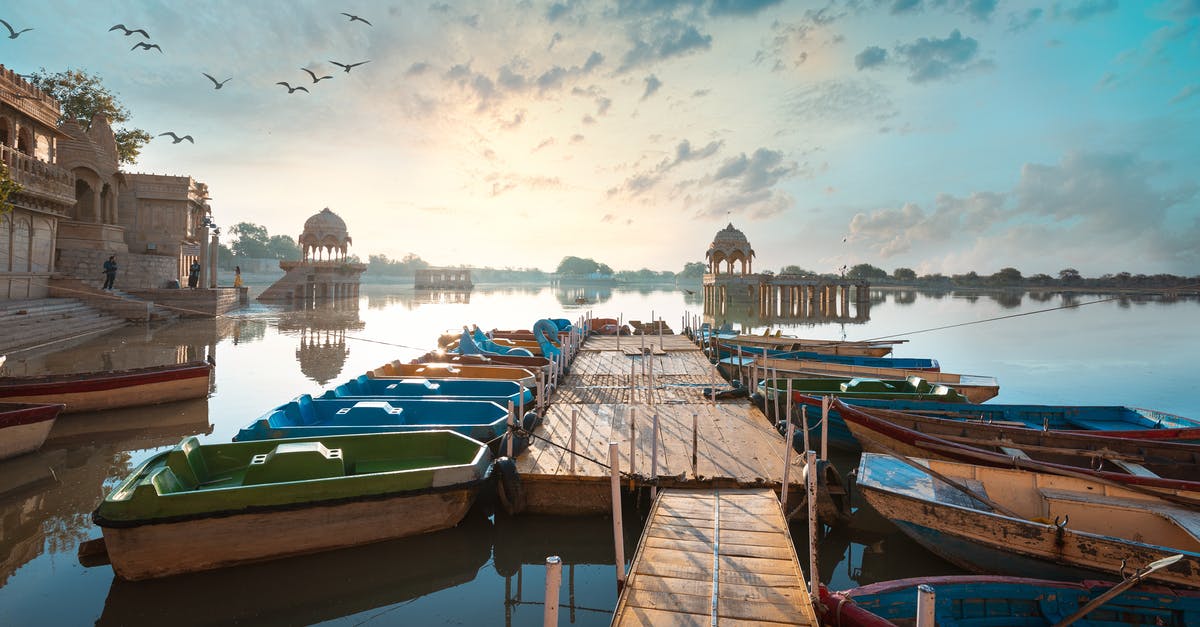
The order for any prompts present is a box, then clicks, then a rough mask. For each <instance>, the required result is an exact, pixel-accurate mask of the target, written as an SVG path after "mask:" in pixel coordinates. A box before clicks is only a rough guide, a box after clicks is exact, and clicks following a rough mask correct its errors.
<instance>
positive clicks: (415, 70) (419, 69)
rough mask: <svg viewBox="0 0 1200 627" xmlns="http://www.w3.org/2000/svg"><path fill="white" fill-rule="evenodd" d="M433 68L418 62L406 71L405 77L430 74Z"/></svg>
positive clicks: (425, 63)
mask: <svg viewBox="0 0 1200 627" xmlns="http://www.w3.org/2000/svg"><path fill="white" fill-rule="evenodd" d="M431 67H432V66H430V65H429V63H428V62H425V61H418V62H416V63H413V64H412V65H410V66H408V69H407V70H405V72H404V75H405V76H420V75H422V74H424V73H426V72H428V71H429V70H430V68H431Z"/></svg>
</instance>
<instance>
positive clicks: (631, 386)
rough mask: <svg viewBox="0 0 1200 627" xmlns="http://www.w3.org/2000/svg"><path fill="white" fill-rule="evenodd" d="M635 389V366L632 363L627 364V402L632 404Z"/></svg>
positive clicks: (635, 396)
mask: <svg viewBox="0 0 1200 627" xmlns="http://www.w3.org/2000/svg"><path fill="white" fill-rule="evenodd" d="M635 389H637V365H636V364H634V363H633V362H632V361H631V362H629V402H631V403H632V402H633V401H634V400H635V399H636V398H637V395H636V394H635V393H634V390H635Z"/></svg>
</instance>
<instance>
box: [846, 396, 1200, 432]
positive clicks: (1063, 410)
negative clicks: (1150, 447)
mask: <svg viewBox="0 0 1200 627" xmlns="http://www.w3.org/2000/svg"><path fill="white" fill-rule="evenodd" d="M843 399H844V400H845V402H846V403H848V404H850V405H854V406H856V407H864V408H878V409H890V410H895V411H902V412H905V413H909V414H921V415H923V416H933V417H935V418H946V419H950V420H959V421H964V422H970V423H972V424H974V423H981V422H982V423H988V424H996V425H1005V426H1012V427H1027V428H1030V429H1042V430H1043V431H1080V432H1093V433H1098V434H1102V435H1107V436H1111V437H1120V438H1134V439H1144V440H1176V441H1181V442H1189V441H1190V442H1193V443H1200V420H1195V419H1192V418H1186V417H1184V416H1176V415H1175V414H1168V413H1166V412H1161V411H1155V410H1152V409H1139V408H1137V407H1123V406H1119V405H1110V406H1100V405H1097V406H1088V405H1004V404H991V403H988V404H983V405H980V404H976V403H938V402H932V401H922V402H912V401H906V400H899V399H893V400H874V399H867V398H850V397H843Z"/></svg>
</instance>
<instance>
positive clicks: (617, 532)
mask: <svg viewBox="0 0 1200 627" xmlns="http://www.w3.org/2000/svg"><path fill="white" fill-rule="evenodd" d="M608 465H609V467H610V468H612V481H611V484H612V508H613V509H612V511H613V545H614V546H613V548H615V549H616V554H617V559H616V562H617V591H618V592H619V591H620V590H621V588H623V587H624V586H625V531H624V526H623V525H624V523H623V522H622V521H621V457H620V454H619V453H617V443H616V442H609V443H608Z"/></svg>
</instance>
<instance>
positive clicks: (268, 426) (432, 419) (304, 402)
mask: <svg viewBox="0 0 1200 627" xmlns="http://www.w3.org/2000/svg"><path fill="white" fill-rule="evenodd" d="M508 417H509V413H508V409H507V408H506V407H501V406H500V405H499V404H497V403H495V402H491V401H453V400H426V399H416V400H413V399H407V400H401V399H398V398H391V399H372V400H367V399H357V398H350V399H344V398H333V399H314V398H313V397H312V396H310V395H308V394H302V395H300V396H298V397H296V398H295V399H294V400H292V401H290V402H287V403H284V404H283V405H280V406H279V407H276V408H275V409H272V410H271V411H269V412H267V413H266V414H264V415H263V416H261V417H260V418H258V419H257V420H255V421H254V422H252V423H250V425H249V426H247V427H246V428H244V429H242V430H241V431H238V433H237V435H235V436H234V437H233V441H234V442H249V441H252V440H270V439H276V438H302V437H316V436H326V435H351V434H356V433H388V432H392V431H421V430H427V429H444V430H447V431H454V432H456V433H461V434H463V435H465V436H467V437H469V438H474V439H476V440H479V441H481V442H489V441H491V440H494V439H496V438H499V437H500V436H501V435H503V434H504V432H505V431H506V430H507V428H508Z"/></svg>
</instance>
